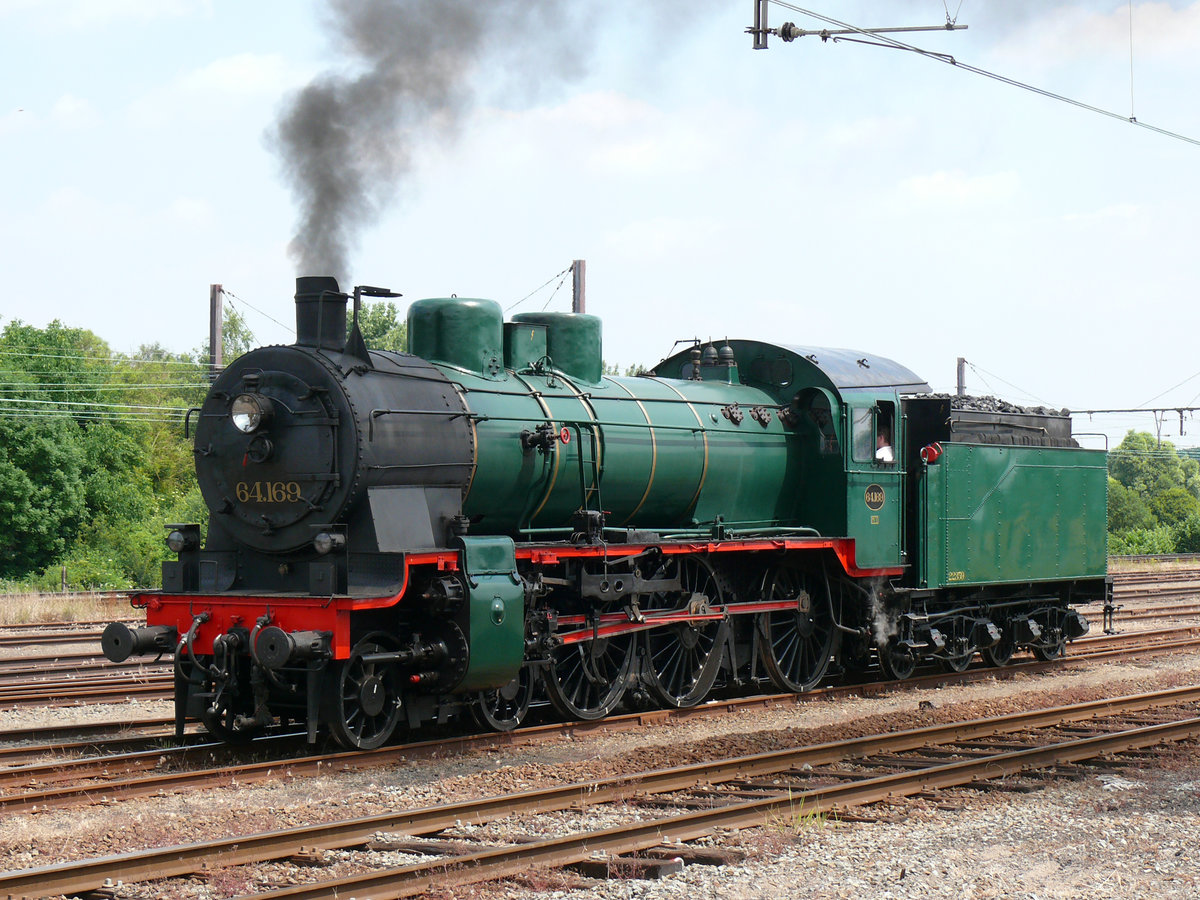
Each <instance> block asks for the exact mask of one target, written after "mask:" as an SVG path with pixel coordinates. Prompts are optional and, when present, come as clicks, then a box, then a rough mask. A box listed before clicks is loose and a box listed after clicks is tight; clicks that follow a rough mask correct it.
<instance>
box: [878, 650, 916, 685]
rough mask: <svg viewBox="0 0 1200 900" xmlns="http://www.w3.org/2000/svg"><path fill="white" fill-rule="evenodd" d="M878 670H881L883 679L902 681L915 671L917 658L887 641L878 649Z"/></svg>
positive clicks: (910, 652)
mask: <svg viewBox="0 0 1200 900" xmlns="http://www.w3.org/2000/svg"><path fill="white" fill-rule="evenodd" d="M879 668H881V669H882V670H883V674H884V677H885V678H889V679H891V680H893V681H903V680H904V679H905V678H908V677H909V676H910V675H912V673H913V672H914V671H916V668H917V658H916V656H914V655H913V653H912V651H911V650H909V649H907V648H905V647H901V646H899V645H897V644H896V643H895V642H893V641H887V642H885V643H884V645H883V646H882V647H880V648H879Z"/></svg>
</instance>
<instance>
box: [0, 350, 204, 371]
mask: <svg viewBox="0 0 1200 900" xmlns="http://www.w3.org/2000/svg"><path fill="white" fill-rule="evenodd" d="M0 356H15V357H19V358H21V359H63V360H74V361H80V362H94V363H110V364H113V365H117V364H120V363H133V364H137V365H141V364H145V365H160V366H183V367H186V368H189V369H195V368H197V367H201V368H203V367H204V366H205V365H206V364H205V363H198V362H195V361H191V360H186V359H161V358H157V357H142V356H96V355H89V354H82V353H44V352H40V351H39V352H31V351H29V350H0Z"/></svg>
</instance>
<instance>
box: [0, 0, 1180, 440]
mask: <svg viewBox="0 0 1200 900" xmlns="http://www.w3.org/2000/svg"><path fill="white" fill-rule="evenodd" d="M531 2H532V0H531ZM810 2H811V3H813V4H814V5H812V6H808V7H806V8H807V9H809V10H811V11H812V12H816V13H819V14H822V15H824V16H828V17H831V18H834V19H837V20H840V21H843V22H847V23H851V24H853V25H855V26H858V27H862V28H883V27H898V26H912V25H942V24H944V23H945V21H946V19H947V16H948V15H950V16H956V21H957V23H958V24H960V25H966V26H967V29H966V30H960V31H955V32H947V31H945V30H940V31H936V32H929V33H915V34H904V35H897V36H896V37H898V38H899V39H901V40H903V41H905V42H906V43H910V44H912V45H915V46H919V47H922V48H925V49H927V50H930V51H932V52H936V53H941V54H950V55H952V56H953V57H954V58H955V59H956V60H958V61H960V62H961V63H964V64H969V65H970V66H973V67H977V68H979V69H983V70H986V71H989V72H993V73H996V74H998V75H1001V76H1004V77H1005V78H1008V79H1011V80H1014V81H1018V82H1022V83H1025V84H1028V85H1032V86H1036V87H1037V88H1039V89H1043V90H1045V91H1048V92H1052V93H1055V94H1059V95H1062V96H1064V97H1068V98H1070V99H1072V100H1075V101H1078V102H1080V103H1085V104H1089V105H1091V106H1094V107H1097V108H1099V109H1102V110H1105V111H1108V112H1111V113H1113V114H1114V115H1113V116H1106V115H1101V114H1099V113H1097V112H1094V111H1089V110H1086V109H1082V108H1080V107H1078V106H1075V105H1070V104H1067V103H1064V102H1062V101H1059V100H1055V99H1051V98H1048V97H1046V96H1042V95H1039V94H1035V93H1033V92H1030V91H1027V90H1023V89H1021V88H1019V87H1016V86H1013V85H1011V84H1005V83H1001V82H999V81H997V80H994V79H990V78H985V77H982V76H980V75H978V74H974V73H972V72H970V71H967V70H966V69H965V68H963V67H961V66H953V65H947V64H945V63H943V62H939V61H936V60H934V59H930V58H927V57H922V56H919V55H917V54H914V53H910V52H904V51H900V50H896V49H889V48H882V47H872V46H866V45H863V44H861V43H850V42H834V41H829V42H822V41H820V40H819V39H817V38H814V37H806V38H801V39H798V40H796V41H794V42H792V43H784V42H783V41H781V40H779V39H777V38H775V39H772V40H771V42H770V48H769V49H767V50H758V51H755V50H753V49H752V48H751V39H750V37H749V36H748V35H746V34H745V33H744V32H745V28H746V27H747V26H748V25H750V24H751V21H752V13H753V3H752V0H657V2H656V3H653V4H648V3H644V2H636V0H604V2H601V0H575V3H574V4H573V5H572V6H570V7H569V9H570V10H571V11H572V12H571V13H570V14H564V15H563V16H556V15H552V14H547V15H546V16H545V18H544V19H543V18H537V17H532V18H529V17H526V18H525V19H520V17H518V20H517V21H504V22H501V21H498V19H499V18H502V17H501V16H499V15H496V13H497V10H498V8H499V7H501V6H511V5H512V4H511V3H508V4H501V3H498V2H496V0H493V2H474V3H470V2H466V0H454V2H453V3H451V2H450V0H427V2H421V0H403V2H402V0H392V2H391V3H388V4H384V5H385V6H392V7H396V8H399V9H401V10H402V11H403V10H404V9H406V8H411V9H412V10H413V15H414V16H417V15H418V14H422V13H423V14H424V20H425V21H424V23H423V24H424V25H425V27H432V28H434V29H435V30H437V31H438V32H439V33H438V38H439V40H440V41H442V42H443V43H439V44H437V48H438V49H437V53H439V54H440V53H443V52H444V53H447V54H451V55H449V56H447V57H446V58H445V59H441V61H442V62H443V63H446V62H448V63H449V64H450V66H449V67H450V69H451V70H452V71H453V73H454V77H455V79H456V81H455V84H454V91H453V92H451V94H452V100H453V102H452V103H450V104H448V105H447V106H446V107H445V108H442V107H439V105H438V102H436V98H435V100H434V101H429V100H428V99H426V101H425V106H423V107H422V108H421V109H420V110H418V113H419V115H418V113H412V112H411V110H410V109H408V108H404V107H403V106H402V108H401V109H400V116H401V120H402V124H403V127H400V128H397V129H396V132H395V133H391V132H390V131H388V128H389V127H391V126H387V125H386V124H385V126H384V127H382V128H371V127H370V126H369V125H368V124H366V123H365V122H364V125H363V129H362V130H363V131H367V130H368V129H370V131H371V139H372V141H374V142H375V143H376V144H380V145H382V146H384V147H385V148H387V150H388V151H389V152H391V153H393V154H394V157H393V159H392V162H393V165H391V166H390V167H388V168H386V171H385V174H384V178H383V183H381V184H376V185H374V186H373V187H371V188H370V189H369V190H368V191H367V193H366V196H365V197H364V198H363V202H361V203H360V204H358V207H361V212H360V213H355V214H354V216H353V219H354V221H353V222H352V228H351V238H350V240H349V247H348V251H347V259H348V264H347V269H348V272H347V273H345V274H344V278H345V279H349V281H350V282H351V283H353V284H371V285H380V286H386V287H390V288H392V289H393V290H396V291H399V292H401V293H402V294H403V298H402V299H401V300H400V301H398V302H399V303H400V305H401V308H402V309H403V308H404V306H405V305H406V304H407V303H408V302H410V301H412V300H415V299H419V298H422V297H434V296H449V295H451V294H457V295H458V296H462V297H487V298H491V299H494V300H497V301H499V302H500V303H501V304H502V305H503V306H504V307H505V308H506V309H508V308H510V307H513V306H514V304H517V303H518V301H521V300H522V299H523V298H526V297H527V296H528V295H530V294H531V293H533V296H531V297H528V299H525V300H524V302H523V303H521V304H520V305H517V306H515V308H512V309H511V310H510V312H509V314H510V315H511V314H512V313H515V312H522V311H536V310H539V309H542V308H543V307H544V306H547V305H548V308H549V309H558V310H566V309H569V308H570V279H569V277H568V278H567V279H566V281H565V284H563V286H562V288H561V289H560V290H559V291H558V292H557V293H552V289H553V287H554V286H555V285H556V284H558V282H559V281H560V280H561V276H560V275H559V273H562V272H563V271H564V270H565V269H566V268H567V266H568V265H569V264H570V262H571V260H572V259H585V260H586V261H587V279H588V281H587V299H588V312H590V313H593V314H595V315H598V316H600V317H601V318H602V319H603V322H604V356H605V358H606V360H607V361H608V362H610V363H617V364H620V365H621V366H622V367H624V366H626V365H630V364H635V363H636V364H642V365H652V364H653V363H654V362H656V361H658V360H659V359H660V358H662V357H664V356H666V355H668V353H669V352H670V350H671V348H672V345H673V344H674V343H675V341H677V340H690V339H692V338H697V337H699V338H701V339H709V338H722V337H734V338H753V339H760V340H769V341H777V342H779V343H784V344H797V345H805V346H818V347H820V346H827V347H848V348H852V349H856V350H862V351H864V352H868V353H872V354H876V355H882V356H886V357H890V358H892V359H894V360H896V361H898V362H900V363H902V364H904V365H906V366H907V367H908V368H910V369H912V370H913V371H915V372H917V373H918V374H919V375H921V376H922V377H923V378H925V379H926V380H927V381H928V382H929V383H930V384H931V386H932V387H933V388H934V389H935V390H939V391H952V390H953V389H954V387H955V371H956V360H957V358H958V357H963V358H965V359H966V360H967V361H968V367H967V370H966V386H967V389H968V391H969V392H971V393H976V394H995V395H998V396H1001V397H1003V398H1005V399H1008V400H1010V401H1013V402H1017V403H1025V404H1045V405H1050V406H1055V407H1069V408H1071V409H1072V410H1087V409H1112V408H1126V407H1145V406H1166V407H1177V406H1200V354H1196V353H1194V352H1193V348H1194V347H1195V345H1196V336H1197V334H1198V333H1200V304H1197V303H1196V302H1194V301H1193V298H1192V291H1193V290H1194V286H1195V285H1196V284H1198V283H1200V254H1198V253H1197V252H1196V249H1195V248H1196V244H1197V238H1198V237H1200V229H1198V228H1197V208H1196V199H1197V198H1200V146H1198V145H1197V144H1196V143H1191V142H1189V141H1185V140H1180V139H1177V138H1174V137H1171V136H1168V135H1163V134H1160V133H1157V132H1155V131H1152V130H1150V129H1149V128H1144V127H1138V126H1137V125H1134V124H1131V123H1130V122H1129V121H1127V119H1128V118H1129V117H1136V119H1137V121H1138V122H1139V123H1142V124H1144V125H1151V126H1155V127H1157V128H1161V129H1165V130H1167V131H1170V132H1174V133H1176V134H1179V135H1182V136H1185V137H1188V138H1191V139H1193V140H1196V141H1200V104H1198V103H1197V102H1196V99H1195V98H1196V96H1197V93H1198V91H1197V88H1198V87H1200V0H1197V2H1187V0H1168V2H1129V0H1125V2H1115V0H1106V2H1101V0H1078V2H1066V0H1062V2H1060V0H1045V2H1038V3H1035V2H1027V0H1006V2H1003V3H1000V2H990V3H986V2H983V0H961V2H960V0H945V2H943V0H854V2H851V0H824V2H820V0H810ZM335 3H336V4H337V5H336V6H334V5H333V4H335ZM363 5H364V4H363V3H357V4H356V3H355V2H354V0H256V2H254V3H235V2H231V0H0V96H2V98H3V99H2V100H0V147H2V148H3V157H2V160H3V165H2V166H0V184H2V185H3V190H2V192H0V197H2V199H0V204H2V206H0V209H2V210H3V215H0V273H2V275H3V280H4V290H3V293H2V297H3V299H0V327H2V326H3V325H4V324H7V323H8V322H10V321H13V320H21V321H23V322H26V323H30V324H34V325H38V326H43V325H45V324H47V323H48V322H50V321H51V320H55V319H57V320H59V321H61V322H63V323H64V324H67V325H70V326H77V327H83V328H88V329H90V330H92V331H94V332H96V333H97V334H99V335H100V336H101V337H103V338H104V339H105V340H106V341H108V343H109V344H110V346H111V347H112V348H113V349H114V350H116V351H120V352H124V353H135V352H137V350H138V348H139V347H141V346H142V345H146V344H159V345H161V346H163V347H165V348H167V349H170V350H174V351H186V350H191V349H194V348H195V347H197V346H199V345H200V344H201V343H202V342H203V341H205V340H206V339H207V328H208V324H207V323H208V296H209V285H210V284H213V283H220V284H222V285H224V287H225V289H226V290H227V291H228V292H230V294H231V296H232V302H233V303H234V305H235V308H237V309H238V310H239V311H240V312H242V313H244V314H245V316H246V319H247V322H248V324H249V326H250V327H251V328H252V329H253V331H254V333H255V336H256V338H257V339H258V341H259V342H261V343H289V342H290V341H291V340H292V339H293V334H292V333H291V332H290V331H289V328H290V327H291V326H292V324H293V322H294V313H293V302H292V295H293V292H294V280H293V279H294V278H295V276H296V275H298V274H324V273H321V272H311V271H304V272H301V271H297V268H298V263H297V262H296V261H295V259H294V258H293V256H292V255H290V254H289V245H290V244H291V242H292V240H293V238H294V236H295V234H296V233H297V227H298V223H299V221H300V216H301V206H300V203H299V201H298V199H297V197H296V195H295V193H294V192H293V189H292V183H291V181H290V180H289V176H288V174H287V173H288V169H287V167H286V166H285V164H284V160H283V158H282V155H281V152H280V149H279V142H278V140H276V139H275V138H274V137H273V135H275V134H277V133H278V123H279V121H280V117H281V116H282V115H283V114H284V112H285V111H286V110H287V109H289V107H290V104H292V103H293V102H294V100H295V98H296V96H297V95H298V92H299V91H300V90H301V89H303V88H304V87H305V86H306V85H308V84H309V83H310V82H312V81H313V80H314V79H319V78H328V77H334V78H343V79H346V78H354V77H357V76H358V75H360V74H361V72H362V70H363V67H364V65H365V63H364V62H363V60H362V58H361V57H360V56H359V55H358V53H357V50H356V45H355V44H354V43H353V42H352V41H350V40H348V39H347V35H346V32H345V29H343V28H339V27H338V25H337V21H338V20H337V19H336V16H335V12H336V10H337V9H338V8H342V9H344V8H351V7H355V6H359V7H361V6H363ZM368 5H369V4H368ZM533 5H534V6H536V5H537V4H533ZM450 7H454V8H455V10H456V12H457V13H459V14H465V15H466V18H461V19H457V20H451V19H450V18H447V19H446V20H445V21H444V22H439V21H438V17H439V16H440V15H441V11H442V10H446V9H449V8H450ZM549 8H550V9H554V7H552V6H551V7H549ZM567 8H568V7H562V9H567ZM431 13H432V15H430V14H431ZM770 20H771V24H772V25H776V26H777V25H780V24H782V23H783V22H785V21H794V22H796V24H798V25H800V27H802V28H808V29H815V28H820V27H821V23H820V22H819V21H818V20H816V19H814V18H811V17H809V16H805V15H802V14H801V13H800V12H797V11H795V10H793V9H788V8H785V7H784V6H783V5H781V4H775V5H772V6H771V8H770ZM465 26H469V27H465ZM388 29H390V30H388ZM388 29H384V30H382V31H378V30H377V31H376V33H374V34H373V35H372V36H371V37H372V40H373V41H375V42H376V43H377V44H378V45H379V46H383V47H385V48H392V49H393V50H394V48H396V47H399V48H401V49H402V50H403V48H405V47H406V46H407V45H408V44H407V43H406V40H407V41H408V43H413V44H414V46H417V45H420V44H421V42H413V41H411V35H410V34H408V33H407V19H406V18H405V16H400V17H399V19H393V20H392V21H391V23H390V25H389V26H388ZM391 31H396V32H397V33H396V34H395V35H393V34H392V33H391ZM468 32H470V33H471V34H472V35H473V37H472V40H473V41H474V43H471V42H470V41H468V40H466V38H465V37H464V39H463V40H462V41H457V40H456V39H457V37H458V36H459V35H460V34H462V35H466V34H467V33H468ZM393 37H394V40H393ZM443 44H444V46H445V48H447V49H442V48H443ZM404 52H408V51H407V50H404ZM454 53H458V54H460V56H454V55H453V54H454ZM393 55H394V54H393ZM435 55H436V54H435ZM391 58H392V56H389V59H391ZM421 64H422V65H424V62H423V61H422V63H421ZM404 102H406V103H407V102H408V100H407V98H406V99H405V101H404ZM406 116H407V118H406ZM414 123H415V124H414ZM393 124H394V123H393ZM397 160H399V163H397ZM356 208H357V207H356ZM556 276H558V277H556ZM547 281H549V282H550V286H549V287H548V288H546V289H544V290H542V291H540V292H536V293H534V292H535V289H537V288H538V287H539V285H543V284H545V283H546V282H547ZM346 287H349V284H346V283H344V284H343V288H346ZM1155 427H1156V423H1155V420H1154V418H1153V417H1152V416H1151V415H1150V414H1148V413H1138V414H1132V415H1130V414H1126V415H1098V416H1094V417H1087V416H1077V417H1076V422H1075V428H1076V431H1077V432H1081V431H1086V432H1092V431H1094V432H1097V433H1102V434H1106V435H1107V436H1108V438H1107V439H1108V441H1109V443H1110V445H1112V444H1115V443H1116V442H1119V440H1120V438H1121V436H1122V435H1123V434H1124V433H1125V431H1126V430H1127V429H1129V428H1137V429H1139V430H1145V431H1150V432H1152V433H1153V432H1154V431H1155ZM1183 431H1184V434H1183V435H1180V433H1179V432H1180V421H1179V416H1178V415H1176V414H1174V413H1172V414H1170V415H1169V416H1167V417H1166V419H1165V420H1164V421H1163V423H1162V436H1163V437H1164V438H1165V439H1169V440H1172V441H1173V442H1175V444H1176V445H1177V446H1194V445H1200V416H1198V417H1196V418H1195V419H1192V418H1191V417H1190V416H1189V417H1186V418H1185V420H1184V422H1183ZM1193 432H1194V433H1193ZM1103 442H1104V438H1096V439H1094V442H1093V443H1094V445H1103Z"/></svg>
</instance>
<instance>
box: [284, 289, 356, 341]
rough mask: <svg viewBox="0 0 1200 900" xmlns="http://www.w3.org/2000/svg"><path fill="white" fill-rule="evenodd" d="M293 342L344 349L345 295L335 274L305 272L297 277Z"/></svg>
mask: <svg viewBox="0 0 1200 900" xmlns="http://www.w3.org/2000/svg"><path fill="white" fill-rule="evenodd" d="M296 344H297V345H298V346H301V347H319V348H321V349H324V350H339V351H340V350H344V349H345V347H346V295H345V294H343V293H342V292H341V290H340V289H339V288H338V283H337V279H336V278H332V277H330V276H328V275H308V276H301V277H300V278H297V279H296Z"/></svg>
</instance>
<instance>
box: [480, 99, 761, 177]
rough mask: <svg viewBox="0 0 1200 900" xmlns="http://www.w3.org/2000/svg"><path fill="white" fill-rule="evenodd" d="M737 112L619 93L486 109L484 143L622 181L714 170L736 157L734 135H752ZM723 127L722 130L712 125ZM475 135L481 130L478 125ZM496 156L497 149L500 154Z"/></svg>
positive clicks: (518, 155)
mask: <svg viewBox="0 0 1200 900" xmlns="http://www.w3.org/2000/svg"><path fill="white" fill-rule="evenodd" d="M749 118H750V117H749V116H748V115H747V114H745V113H743V112H742V111H740V110H739V109H736V108H733V107H728V108H722V109H720V110H717V109H711V108H710V109H699V110H697V109H690V110H688V111H687V112H686V113H684V111H679V112H676V111H672V110H664V109H662V108H660V107H658V106H656V105H654V104H651V103H647V102H645V101H643V100H638V99H635V98H632V97H629V96H627V95H625V94H622V93H619V92H616V91H598V92H593V93H585V94H579V95H576V96H573V97H571V98H569V99H568V100H566V101H565V102H563V103H561V104H557V105H554V106H544V107H537V108H534V109H529V110H520V111H512V110H496V109H487V110H482V111H481V112H480V113H479V115H478V116H477V122H478V126H479V127H480V128H488V129H494V130H496V131H497V132H499V134H497V135H496V136H495V138H494V139H490V140H488V141H487V142H486V143H487V144H488V145H489V147H491V148H503V152H504V153H505V154H507V155H509V156H511V157H514V158H532V157H544V156H549V157H551V158H557V159H571V160H574V161H575V164H576V165H577V166H578V167H579V170H581V171H582V172H583V173H585V174H588V175H595V176H602V177H617V178H624V177H628V178H647V177H657V176H672V175H686V174H688V173H695V172H700V171H705V170H707V169H710V168H711V167H713V166H714V165H717V164H719V163H720V162H721V161H722V160H723V159H725V158H726V157H728V155H729V153H730V147H729V135H731V134H732V135H738V134H741V133H744V132H745V131H747V130H748V128H747V127H746V121H747V120H748V119H749ZM713 121H720V122H722V123H723V124H722V128H721V130H720V131H719V132H718V131H714V130H713V129H712V128H711V123H712V122H713ZM470 130H472V131H476V130H477V129H476V127H475V126H472V127H471V129H470ZM490 152H493V153H494V152H495V149H493V150H491V151H490Z"/></svg>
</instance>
